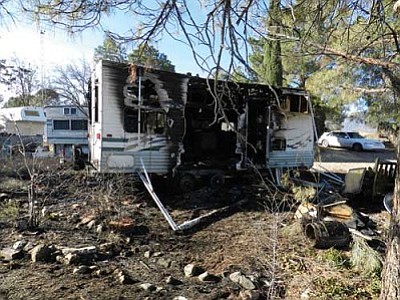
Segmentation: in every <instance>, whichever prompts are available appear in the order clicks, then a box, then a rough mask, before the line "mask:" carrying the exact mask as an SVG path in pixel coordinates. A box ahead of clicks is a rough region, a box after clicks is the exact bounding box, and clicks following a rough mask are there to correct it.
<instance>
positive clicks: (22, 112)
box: [0, 106, 46, 136]
mask: <svg viewBox="0 0 400 300" xmlns="http://www.w3.org/2000/svg"><path fill="white" fill-rule="evenodd" d="M45 123H46V117H45V115H44V111H43V108H41V107H33V106H22V107H12V108H2V109H0V124H1V125H2V126H3V127H4V129H3V131H5V132H7V133H9V134H18V135H21V136H36V135H38V136H39V135H40V136H43V134H44V127H45Z"/></svg>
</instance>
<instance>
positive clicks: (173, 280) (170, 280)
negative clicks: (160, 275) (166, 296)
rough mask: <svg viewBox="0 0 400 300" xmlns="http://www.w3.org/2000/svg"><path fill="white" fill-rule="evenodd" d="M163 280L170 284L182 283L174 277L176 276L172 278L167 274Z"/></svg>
mask: <svg viewBox="0 0 400 300" xmlns="http://www.w3.org/2000/svg"><path fill="white" fill-rule="evenodd" d="M165 282H166V283H167V284H170V285H180V284H182V281H180V280H179V279H176V278H174V277H172V276H168V277H167V279H166V280H165Z"/></svg>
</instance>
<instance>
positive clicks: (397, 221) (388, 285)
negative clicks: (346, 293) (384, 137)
mask: <svg viewBox="0 0 400 300" xmlns="http://www.w3.org/2000/svg"><path fill="white" fill-rule="evenodd" d="M399 141H400V139H397V165H398V166H399V162H400V152H399V150H400V145H399ZM379 299H380V300H395V299H400V173H399V167H398V168H397V176H396V185H395V189H394V195H393V209H392V214H391V217H390V227H389V233H388V236H387V242H386V259H385V264H384V267H383V271H382V284H381V295H380V298H379Z"/></svg>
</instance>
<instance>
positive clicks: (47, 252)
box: [31, 244, 56, 262]
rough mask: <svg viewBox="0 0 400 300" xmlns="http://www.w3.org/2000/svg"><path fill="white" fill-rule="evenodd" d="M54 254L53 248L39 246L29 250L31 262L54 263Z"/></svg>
mask: <svg viewBox="0 0 400 300" xmlns="http://www.w3.org/2000/svg"><path fill="white" fill-rule="evenodd" d="M55 252H56V249H55V247H51V246H47V245H44V244H40V245H37V246H36V247H33V249H32V250H31V259H32V261H33V262H39V261H41V262H54V261H55V255H54V254H55Z"/></svg>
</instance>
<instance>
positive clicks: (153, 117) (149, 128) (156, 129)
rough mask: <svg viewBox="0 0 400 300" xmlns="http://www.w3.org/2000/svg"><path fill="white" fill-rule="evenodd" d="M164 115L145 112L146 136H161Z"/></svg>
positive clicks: (162, 113) (163, 126)
mask: <svg viewBox="0 0 400 300" xmlns="http://www.w3.org/2000/svg"><path fill="white" fill-rule="evenodd" d="M166 119H167V118H166V115H165V113H164V112H147V113H146V116H145V121H144V123H145V124H144V125H145V128H146V132H147V133H148V134H162V133H164V131H165V124H166Z"/></svg>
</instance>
